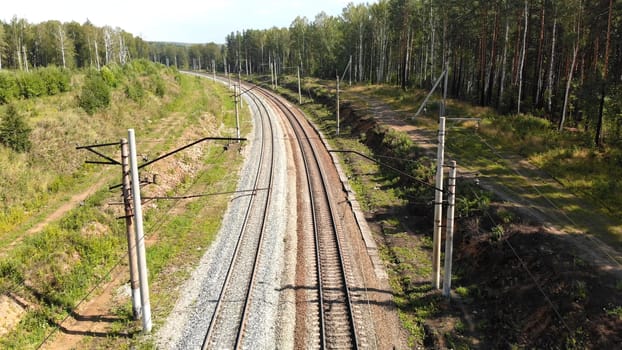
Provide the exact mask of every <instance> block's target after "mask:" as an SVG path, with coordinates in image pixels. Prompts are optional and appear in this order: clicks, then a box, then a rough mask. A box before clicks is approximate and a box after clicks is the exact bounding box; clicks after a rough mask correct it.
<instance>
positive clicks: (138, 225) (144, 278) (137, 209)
mask: <svg viewBox="0 0 622 350" xmlns="http://www.w3.org/2000/svg"><path fill="white" fill-rule="evenodd" d="M127 134H128V139H129V146H130V173H131V178H132V197H133V199H134V220H135V225H134V228H135V232H136V243H137V244H136V248H137V249H136V251H137V254H138V275H139V277H140V301H141V303H142V313H143V332H144V333H150V332H151V303H150V301H149V281H148V275H147V255H146V252H145V234H144V232H143V209H142V208H143V207H142V203H141V198H140V178H139V176H138V161H137V157H136V153H137V152H136V139H135V138H134V129H128V130H127Z"/></svg>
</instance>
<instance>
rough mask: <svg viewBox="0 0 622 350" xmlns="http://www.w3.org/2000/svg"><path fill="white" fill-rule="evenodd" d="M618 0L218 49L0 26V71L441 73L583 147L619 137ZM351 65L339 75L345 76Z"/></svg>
mask: <svg viewBox="0 0 622 350" xmlns="http://www.w3.org/2000/svg"><path fill="white" fill-rule="evenodd" d="M621 10H622V1H620V0H617V1H614V0H592V1H585V0H567V1H560V0H492V1H473V0H469V1H463V0H380V1H378V2H376V3H373V4H365V5H363V4H360V5H354V4H349V5H348V6H347V7H345V8H344V9H343V12H342V14H341V15H339V16H329V15H327V14H326V13H324V12H320V13H319V14H317V15H316V16H315V18H314V19H312V20H310V19H308V18H306V17H297V18H295V19H293V21H292V23H291V25H290V26H289V28H277V27H273V28H271V29H262V30H256V29H248V30H244V31H243V32H233V33H231V34H229V35H228V36H227V37H226V38H224V41H225V42H224V44H216V43H207V44H179V43H161V42H145V41H144V40H142V39H141V38H140V37H134V36H133V35H132V34H130V33H127V32H125V31H123V30H122V29H120V28H111V27H108V26H106V27H102V28H100V27H96V26H93V25H92V24H91V23H90V22H88V21H87V22H85V23H84V24H79V23H76V22H71V23H61V22H58V21H53V20H51V21H47V22H43V23H39V24H31V23H28V21H27V20H25V19H18V18H16V17H14V18H13V19H12V20H11V21H10V22H8V23H0V24H1V25H0V69H3V68H12V69H16V70H28V69H32V68H36V67H44V66H48V65H55V66H57V67H66V68H74V67H76V68H83V67H97V68H99V67H100V66H103V65H105V64H109V63H112V62H114V63H119V64H124V63H125V62H127V61H128V60H130V59H134V58H148V59H150V60H152V61H156V62H160V63H162V64H165V65H171V66H176V67H178V68H184V69H203V70H210V71H211V70H212V69H214V68H215V69H216V70H218V71H220V72H238V71H240V72H242V73H245V74H270V72H271V70H274V71H275V72H276V73H277V74H291V75H293V74H296V70H297V68H300V70H301V73H302V74H303V76H314V77H320V78H326V79H335V77H336V75H340V76H342V75H344V74H345V75H344V77H345V78H346V79H348V80H350V81H352V82H355V83H366V84H392V85H396V86H400V87H401V88H402V89H405V90H408V89H414V88H423V89H429V88H430V87H431V86H432V85H433V84H434V82H435V81H436V80H437V79H438V77H439V76H440V75H441V74H442V72H444V71H445V70H447V75H448V95H449V96H450V97H453V98H458V99H462V100H465V101H469V102H471V103H474V104H477V105H482V106H492V107H494V108H496V109H497V110H498V111H500V112H502V113H505V114H520V113H529V114H532V115H535V116H537V117H541V118H546V119H548V120H550V121H551V122H552V123H553V125H556V127H557V129H559V130H560V131H570V132H572V131H577V130H580V131H585V132H587V134H588V135H591V136H590V143H592V144H593V145H595V146H599V147H600V146H603V145H604V144H605V143H607V144H610V145H615V146H617V143H618V142H619V140H620V134H621V132H622V98H621V97H622V87H621V86H620V81H621V80H622V12H621ZM346 67H347V68H349V69H348V70H347V71H345V69H346Z"/></svg>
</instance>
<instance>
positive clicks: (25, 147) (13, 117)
mask: <svg viewBox="0 0 622 350" xmlns="http://www.w3.org/2000/svg"><path fill="white" fill-rule="evenodd" d="M30 131H31V129H30V128H29V127H28V125H27V124H26V121H25V120H24V117H23V116H21V115H20V114H19V113H18V112H17V108H15V106H14V105H12V104H10V105H9V106H8V107H7V110H6V113H5V115H4V118H2V122H0V143H2V144H3V145H5V146H6V147H9V148H11V149H13V150H14V151H16V152H28V151H29V150H30V147H31V146H32V144H31V142H30V139H29V136H30Z"/></svg>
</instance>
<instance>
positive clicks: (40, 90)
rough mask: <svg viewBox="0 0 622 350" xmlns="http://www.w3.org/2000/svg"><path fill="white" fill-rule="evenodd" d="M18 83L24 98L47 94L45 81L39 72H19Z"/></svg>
mask: <svg viewBox="0 0 622 350" xmlns="http://www.w3.org/2000/svg"><path fill="white" fill-rule="evenodd" d="M17 85H18V86H19V91H20V95H21V96H22V97H24V98H33V97H39V96H44V95H47V87H46V86H45V82H44V81H43V79H42V77H41V75H40V74H38V73H37V72H19V73H18V74H17Z"/></svg>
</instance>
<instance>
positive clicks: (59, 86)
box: [37, 66, 71, 95]
mask: <svg viewBox="0 0 622 350" xmlns="http://www.w3.org/2000/svg"><path fill="white" fill-rule="evenodd" d="M37 73H38V74H39V75H40V77H41V80H43V82H44V84H45V86H46V89H47V94H48V95H56V94H58V93H61V92H67V91H69V90H70V88H71V84H70V80H71V77H70V74H69V71H68V70H64V69H60V68H58V67H55V66H50V67H46V68H43V69H40V70H38V71H37Z"/></svg>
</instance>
